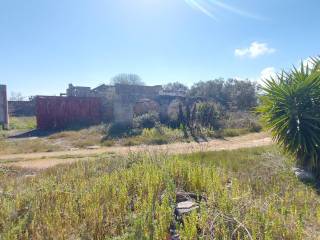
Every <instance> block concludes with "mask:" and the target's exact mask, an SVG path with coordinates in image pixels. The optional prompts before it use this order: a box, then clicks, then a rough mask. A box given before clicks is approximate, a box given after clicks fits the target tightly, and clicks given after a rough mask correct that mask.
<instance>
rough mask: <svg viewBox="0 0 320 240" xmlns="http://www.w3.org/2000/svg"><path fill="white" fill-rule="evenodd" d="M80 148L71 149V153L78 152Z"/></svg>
mask: <svg viewBox="0 0 320 240" xmlns="http://www.w3.org/2000/svg"><path fill="white" fill-rule="evenodd" d="M79 149H80V148H70V149H69V151H71V152H72V151H78V150H79Z"/></svg>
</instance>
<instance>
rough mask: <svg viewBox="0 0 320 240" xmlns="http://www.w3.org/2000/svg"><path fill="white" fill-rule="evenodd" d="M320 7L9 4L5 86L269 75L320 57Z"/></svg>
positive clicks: (0, 42)
mask: <svg viewBox="0 0 320 240" xmlns="http://www.w3.org/2000/svg"><path fill="white" fill-rule="evenodd" d="M319 10H320V1H319V0H308V1H303V0H281V1H280V0H259V1H258V0H225V1H223V0H28V1H26V0H0V83H4V84H8V88H9V92H13V91H14V92H21V93H22V94H23V95H25V96H28V95H35V94H59V93H60V92H63V91H64V90H65V88H66V87H67V85H68V83H74V84H75V85H87V86H91V87H94V86H97V85H99V84H100V83H108V82H109V80H110V78H111V77H112V76H114V75H116V74H117V73H122V72H125V73H137V74H139V75H140V76H141V77H142V78H143V80H144V81H145V82H146V83H147V84H149V85H154V84H165V83H168V82H172V81H180V82H182V83H184V84H186V85H189V86H191V85H192V84H193V83H194V82H197V81H199V80H209V79H213V78H216V77H225V78H228V77H239V78H249V79H252V80H257V79H259V78H260V76H261V73H262V75H264V76H266V75H268V74H271V73H272V71H274V70H276V71H278V70H281V69H284V68H288V67H290V66H291V65H292V64H296V63H298V62H299V60H301V59H306V58H307V57H309V56H315V55H318V54H319V53H320V44H319V40H320V31H319V19H318V16H319Z"/></svg>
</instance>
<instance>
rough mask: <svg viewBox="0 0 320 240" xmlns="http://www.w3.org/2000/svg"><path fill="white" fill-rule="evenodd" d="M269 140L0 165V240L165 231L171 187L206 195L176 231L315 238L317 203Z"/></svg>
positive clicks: (149, 235)
mask: <svg viewBox="0 0 320 240" xmlns="http://www.w3.org/2000/svg"><path fill="white" fill-rule="evenodd" d="M291 165H292V162H291V161H289V160H288V159H285V158H283V157H281V155H279V153H278V151H277V149H274V148H267V149H265V148H256V149H248V150H237V151H230V152H227V151H223V152H214V153H197V154H191V155H184V156H173V157H168V156H161V155H151V156H146V155H131V156H129V157H128V158H114V157H113V158H112V159H111V158H108V157H101V159H98V160H97V161H94V162H79V163H76V164H74V165H71V166H65V167H57V168H55V169H52V170H49V171H47V172H44V173H43V174H40V175H38V176H37V177H35V178H33V179H28V180H26V179H25V178H23V177H17V176H9V175H7V174H5V173H1V171H0V190H1V191H2V193H0V239H43V238H47V239H112V238H113V239H167V238H168V228H169V225H170V223H171V222H172V221H173V218H174V217H173V209H174V203H175V197H174V195H175V191H176V190H185V191H192V192H195V193H198V194H202V195H206V196H207V202H202V203H201V209H200V213H197V212H194V213H192V214H191V215H189V216H188V217H186V218H185V221H184V225H178V226H177V227H178V231H179V233H180V235H181V239H197V238H199V239H210V238H214V239H250V238H251V239H308V238H309V239H316V237H317V236H318V234H317V231H318V230H319V228H320V204H319V197H318V195H317V194H316V193H315V191H314V190H313V189H312V188H311V187H308V186H305V185H303V184H302V183H300V182H299V181H298V180H297V179H296V178H295V176H294V175H293V174H292V173H291V171H290V168H291Z"/></svg>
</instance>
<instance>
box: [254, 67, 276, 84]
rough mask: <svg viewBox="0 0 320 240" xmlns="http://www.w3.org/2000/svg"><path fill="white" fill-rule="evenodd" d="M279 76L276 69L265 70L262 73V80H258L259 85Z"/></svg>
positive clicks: (268, 68)
mask: <svg viewBox="0 0 320 240" xmlns="http://www.w3.org/2000/svg"><path fill="white" fill-rule="evenodd" d="M276 76H277V73H276V69H275V68H274V67H267V68H265V69H263V70H262V71H261V73H260V78H259V79H258V83H259V84H262V83H263V82H264V81H265V80H268V79H270V78H275V77H276Z"/></svg>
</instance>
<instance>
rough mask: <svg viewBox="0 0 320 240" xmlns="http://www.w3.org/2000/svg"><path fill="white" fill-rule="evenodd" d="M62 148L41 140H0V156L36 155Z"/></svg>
mask: <svg viewBox="0 0 320 240" xmlns="http://www.w3.org/2000/svg"><path fill="white" fill-rule="evenodd" d="M62 149H63V148H62V147H61V146H59V145H55V144H53V143H50V142H48V141H45V140H43V139H32V140H24V139H23V140H20V139H17V140H10V141H6V140H1V139H0V154H19V153H36V152H53V151H59V150H62Z"/></svg>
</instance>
